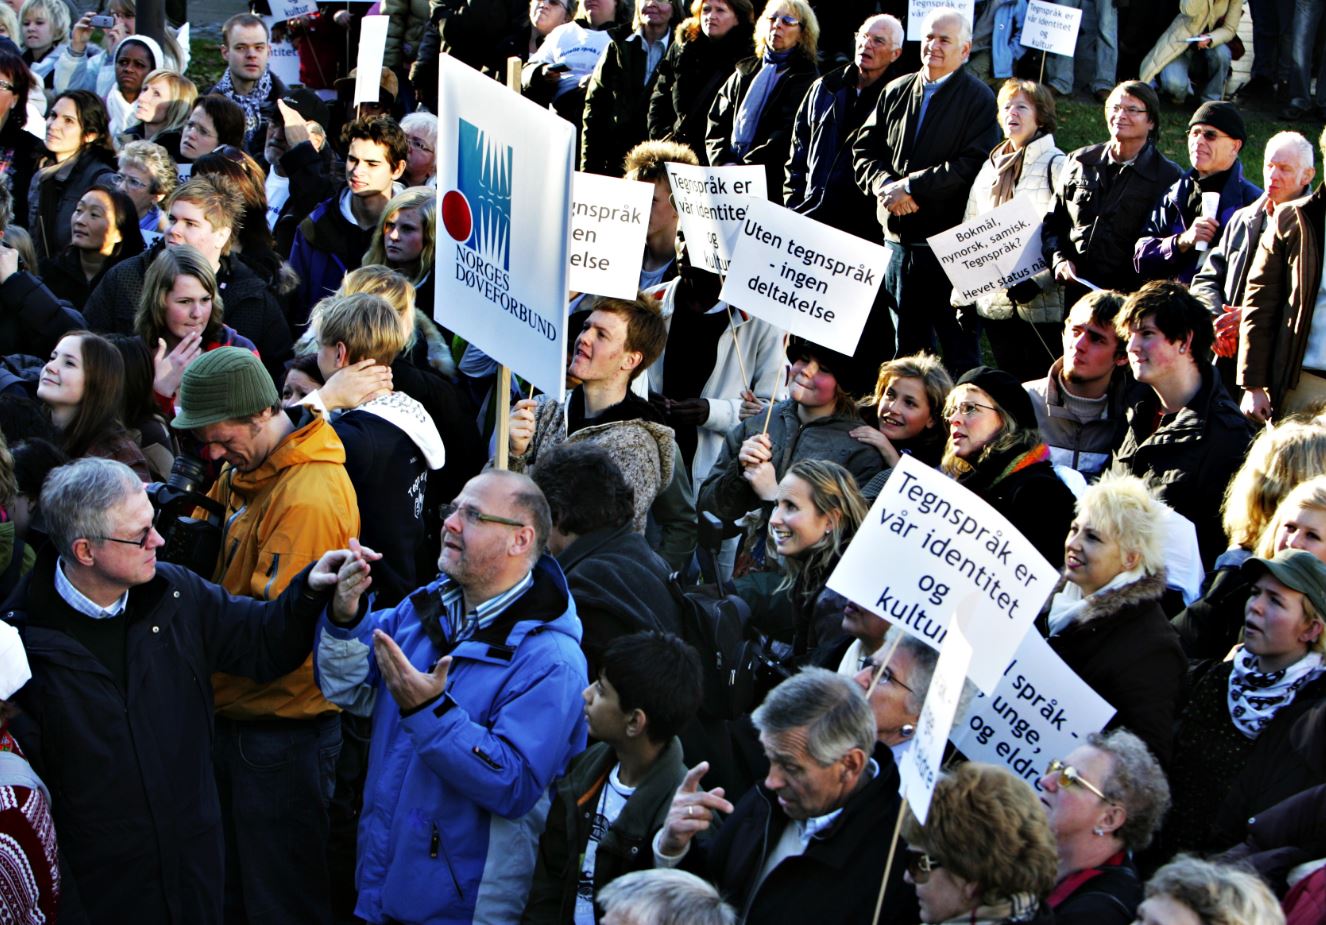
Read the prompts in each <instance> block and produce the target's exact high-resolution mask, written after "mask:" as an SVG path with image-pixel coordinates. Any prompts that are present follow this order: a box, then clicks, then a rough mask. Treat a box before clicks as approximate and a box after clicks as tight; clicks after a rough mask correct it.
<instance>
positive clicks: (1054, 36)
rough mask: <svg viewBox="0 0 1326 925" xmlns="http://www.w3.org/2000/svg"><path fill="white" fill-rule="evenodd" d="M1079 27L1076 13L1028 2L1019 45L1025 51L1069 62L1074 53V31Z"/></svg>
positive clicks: (1034, 0)
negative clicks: (1021, 45)
mask: <svg viewBox="0 0 1326 925" xmlns="http://www.w3.org/2000/svg"><path fill="white" fill-rule="evenodd" d="M1081 27H1082V11H1081V10H1080V9H1077V8H1076V7H1072V6H1062V5H1060V4H1058V3H1046V2H1045V0H1031V2H1029V3H1028V4H1027V18H1026V20H1024V21H1023V23H1022V37H1021V42H1022V44H1023V45H1025V46H1027V47H1028V48H1036V49H1039V50H1041V51H1048V52H1049V53H1050V54H1052V55H1066V56H1067V57H1070V58H1071V57H1072V56H1073V54H1074V53H1075V52H1076V51H1077V30H1078V29H1080V28H1081Z"/></svg>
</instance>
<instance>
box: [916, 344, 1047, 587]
mask: <svg viewBox="0 0 1326 925" xmlns="http://www.w3.org/2000/svg"><path fill="white" fill-rule="evenodd" d="M944 417H945V419H946V420H947V421H948V443H947V444H946V445H945V447H944V458H943V460H942V461H941V463H940V468H941V469H943V470H944V471H945V472H947V473H948V474H949V475H951V476H953V477H954V478H955V479H957V480H958V481H959V482H961V483H962V484H963V485H965V486H966V487H967V488H969V489H970V490H972V491H974V492H975V493H976V494H977V495H979V496H980V497H981V498H982V499H983V500H984V501H986V502H987V503H988V504H989V505H990V506H991V507H993V508H994V509H995V510H996V511H998V512H999V513H1000V514H1003V515H1004V516H1005V517H1007V518H1008V520H1009V521H1010V522H1011V523H1012V524H1013V526H1015V527H1017V528H1018V530H1019V531H1020V532H1021V533H1022V535H1023V536H1025V537H1026V538H1027V540H1028V541H1029V542H1030V543H1031V545H1033V546H1035V547H1036V550H1037V551H1038V552H1039V553H1040V554H1041V555H1043V556H1044V557H1045V558H1046V559H1048V560H1049V561H1050V563H1051V564H1052V565H1055V566H1056V567H1057V566H1061V565H1063V561H1064V534H1066V533H1067V532H1068V524H1069V522H1070V521H1071V520H1072V519H1073V493H1072V492H1071V491H1070V490H1069V489H1068V486H1067V485H1065V484H1064V483H1063V482H1062V481H1061V480H1060V479H1059V477H1058V476H1057V475H1056V474H1055V471H1054V466H1053V464H1051V462H1050V449H1049V447H1047V446H1046V445H1045V441H1044V440H1043V439H1041V432H1040V429H1039V426H1038V424H1037V422H1036V411H1035V409H1034V408H1033V407H1032V405H1031V399H1030V398H1029V397H1028V395H1027V392H1026V390H1025V389H1023V388H1022V383H1021V382H1019V381H1018V380H1017V379H1016V378H1014V377H1013V376H1011V375H1009V374H1008V373H1006V372H1004V371H1003V370H998V369H991V368H990V367H988V366H978V367H976V368H975V369H972V370H968V371H967V372H966V373H965V374H963V376H962V378H961V379H959V380H958V384H957V385H956V386H954V388H953V391H952V392H950V393H949V396H948V404H947V405H946V406H945V409H944Z"/></svg>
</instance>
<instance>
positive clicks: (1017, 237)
mask: <svg viewBox="0 0 1326 925" xmlns="http://www.w3.org/2000/svg"><path fill="white" fill-rule="evenodd" d="M1044 218H1045V216H1044V215H1041V214H1038V213H1037V211H1036V208H1035V207H1034V206H1033V205H1032V204H1031V199H1030V198H1029V197H1028V196H1025V195H1023V196H1014V197H1013V198H1012V199H1011V200H1010V201H1009V202H1006V203H1004V204H1003V205H1002V206H999V207H998V208H995V209H991V210H990V211H989V212H986V213H985V214H983V215H979V216H977V217H976V218H974V219H972V220H971V221H969V222H964V223H963V224H961V225H957V226H955V227H953V228H950V229H948V230H947V231H941V232H940V233H939V234H937V235H932V236H931V237H929V238H927V239H926V240H927V242H928V243H929V244H930V248H931V250H932V251H933V252H934V255H935V257H936V258H937V259H938V260H939V263H940V265H941V266H942V267H943V268H944V273H945V274H946V275H947V276H948V278H949V282H951V283H953V301H954V304H955V305H968V304H970V303H972V302H974V301H976V298H977V296H983V295H993V294H994V293H996V292H999V291H1000V290H1002V289H1007V288H1008V287H1009V286H1013V285H1016V284H1017V283H1020V282H1023V281H1024V280H1028V279H1031V277H1032V276H1033V275H1035V274H1036V273H1039V272H1040V271H1041V270H1044V269H1045V258H1044V256H1042V254H1041V222H1042V220H1043V219H1044Z"/></svg>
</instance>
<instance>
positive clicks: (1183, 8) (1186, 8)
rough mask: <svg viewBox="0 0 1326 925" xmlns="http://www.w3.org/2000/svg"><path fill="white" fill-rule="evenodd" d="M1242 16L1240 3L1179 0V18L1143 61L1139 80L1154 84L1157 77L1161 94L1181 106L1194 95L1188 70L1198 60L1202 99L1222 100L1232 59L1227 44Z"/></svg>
mask: <svg viewBox="0 0 1326 925" xmlns="http://www.w3.org/2000/svg"><path fill="white" fill-rule="evenodd" d="M1242 15H1243V0H1181V2H1180V3H1179V15H1178V16H1176V17H1174V22H1172V23H1170V26H1169V28H1168V29H1166V30H1165V34H1164V35H1162V36H1161V37H1160V40H1159V41H1157V42H1156V46H1155V47H1154V48H1152V49H1151V51H1149V52H1147V56H1146V58H1145V59H1143V61H1142V75H1141V79H1142V80H1144V81H1146V82H1147V83H1156V82H1157V78H1159V81H1158V82H1159V84H1160V89H1161V91H1163V92H1164V93H1165V94H1166V95H1167V96H1169V97H1170V98H1171V99H1173V100H1174V102H1176V103H1183V102H1184V101H1185V100H1186V99H1187V98H1188V95H1189V94H1190V93H1193V92H1196V91H1194V89H1193V85H1192V82H1191V81H1190V79H1189V69H1190V68H1191V66H1192V64H1193V63H1194V62H1195V61H1200V62H1201V67H1200V70H1202V71H1204V72H1205V74H1206V83H1205V84H1204V85H1203V86H1202V89H1201V91H1200V95H1201V98H1202V99H1203V100H1218V99H1223V98H1224V95H1225V82H1226V81H1227V80H1229V66H1230V64H1231V63H1232V62H1233V60H1234V58H1233V55H1232V54H1231V53H1230V48H1229V43H1230V42H1231V41H1232V40H1233V39H1234V38H1235V37H1236V36H1237V35H1238V28H1239V17H1240V16H1242Z"/></svg>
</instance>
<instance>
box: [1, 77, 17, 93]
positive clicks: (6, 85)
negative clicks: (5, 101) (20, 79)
mask: <svg viewBox="0 0 1326 925" xmlns="http://www.w3.org/2000/svg"><path fill="white" fill-rule="evenodd" d="M17 89H18V88H17V87H15V86H14V84H12V83H10V82H9V81H8V80H0V90H8V91H9V92H10V93H14V92H16V91H17Z"/></svg>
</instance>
